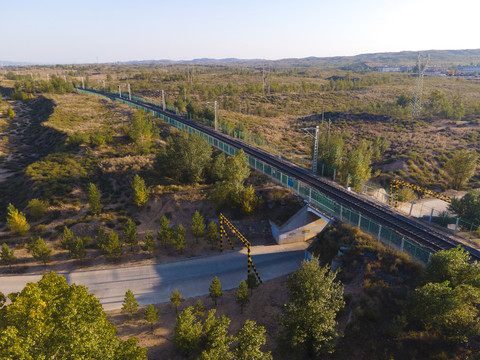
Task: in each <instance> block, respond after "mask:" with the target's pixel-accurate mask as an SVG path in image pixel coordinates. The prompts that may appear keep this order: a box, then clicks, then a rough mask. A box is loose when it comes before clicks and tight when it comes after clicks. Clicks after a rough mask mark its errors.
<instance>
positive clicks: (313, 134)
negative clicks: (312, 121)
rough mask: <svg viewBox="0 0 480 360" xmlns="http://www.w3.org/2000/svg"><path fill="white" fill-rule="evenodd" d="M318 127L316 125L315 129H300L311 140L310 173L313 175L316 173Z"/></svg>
mask: <svg viewBox="0 0 480 360" xmlns="http://www.w3.org/2000/svg"><path fill="white" fill-rule="evenodd" d="M319 129H320V127H319V126H318V125H317V126H315V127H310V128H304V129H302V130H303V131H305V133H306V134H305V135H306V136H308V137H310V138H313V140H314V143H313V159H312V172H313V173H314V174H316V173H317V161H318V134H319Z"/></svg>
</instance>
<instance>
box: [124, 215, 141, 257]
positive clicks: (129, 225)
mask: <svg viewBox="0 0 480 360" xmlns="http://www.w3.org/2000/svg"><path fill="white" fill-rule="evenodd" d="M123 233H124V236H125V244H127V245H130V250H131V251H133V248H134V246H135V245H137V244H138V239H137V225H136V224H135V222H134V221H133V220H132V219H130V218H129V219H127V222H126V223H125V227H124V229H123Z"/></svg>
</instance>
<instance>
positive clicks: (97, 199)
mask: <svg viewBox="0 0 480 360" xmlns="http://www.w3.org/2000/svg"><path fill="white" fill-rule="evenodd" d="M88 202H89V204H90V212H91V213H92V214H99V213H100V211H101V210H102V203H101V195H100V191H98V189H97V187H96V186H95V184H93V183H89V184H88Z"/></svg>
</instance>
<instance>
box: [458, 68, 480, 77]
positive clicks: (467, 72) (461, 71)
mask: <svg viewBox="0 0 480 360" xmlns="http://www.w3.org/2000/svg"><path fill="white" fill-rule="evenodd" d="M479 74H480V66H474V65H469V66H459V67H457V70H456V71H455V75H464V76H471V75H479Z"/></svg>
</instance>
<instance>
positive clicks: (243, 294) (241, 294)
mask: <svg viewBox="0 0 480 360" xmlns="http://www.w3.org/2000/svg"><path fill="white" fill-rule="evenodd" d="M235 301H236V302H237V304H239V305H240V313H241V314H243V308H244V306H245V305H247V304H248V303H249V302H250V299H249V298H248V286H247V283H246V281H245V280H242V281H241V282H240V285H239V286H238V289H237V293H236V295H235Z"/></svg>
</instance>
